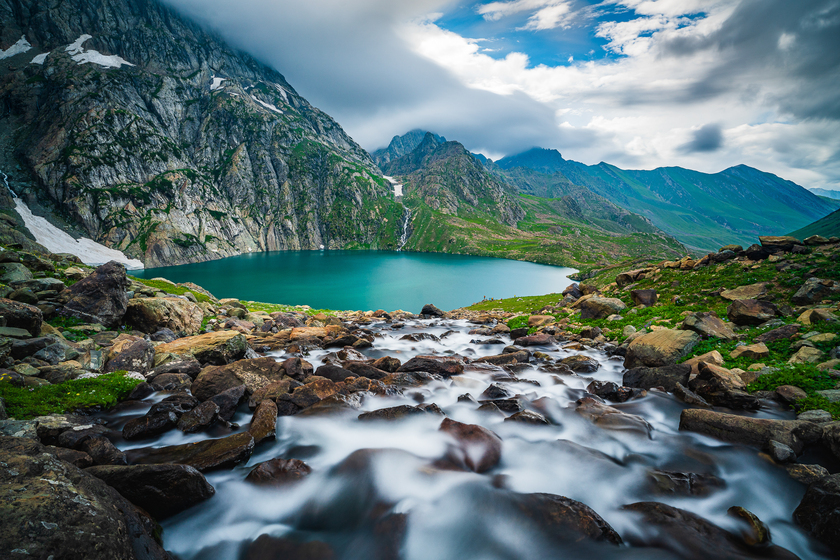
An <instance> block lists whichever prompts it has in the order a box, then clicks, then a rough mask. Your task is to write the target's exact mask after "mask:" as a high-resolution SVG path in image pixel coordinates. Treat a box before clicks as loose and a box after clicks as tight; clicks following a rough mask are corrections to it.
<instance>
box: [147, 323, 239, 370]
mask: <svg viewBox="0 0 840 560" xmlns="http://www.w3.org/2000/svg"><path fill="white" fill-rule="evenodd" d="M247 348H248V342H247V340H245V337H244V336H242V334H241V333H238V332H236V331H216V332H211V333H206V334H201V335H197V336H188V337H184V338H179V339H178V340H175V341H174V342H170V343H167V344H161V345H160V346H158V347H156V348H155V351H156V352H157V353H158V354H162V353H165V352H167V353H170V354H175V355H178V356H182V357H193V358H195V359H196V360H198V361H199V362H201V363H203V364H214V365H222V364H229V363H231V362H234V361H236V360H239V359H241V358H242V357H244V356H245V351H246V350H247Z"/></svg>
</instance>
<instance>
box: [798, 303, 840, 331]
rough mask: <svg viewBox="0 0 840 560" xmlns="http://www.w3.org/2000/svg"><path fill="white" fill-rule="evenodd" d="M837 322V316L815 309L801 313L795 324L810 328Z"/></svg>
mask: <svg viewBox="0 0 840 560" xmlns="http://www.w3.org/2000/svg"><path fill="white" fill-rule="evenodd" d="M837 320H838V317H837V315H835V314H834V313H832V312H831V311H829V310H828V309H823V308H816V309H809V310H807V311H805V312H804V313H802V315H800V316H799V317H798V318H797V319H796V322H797V323H802V324H803V325H805V326H809V327H810V326H812V325H816V324H818V323H836V322H837Z"/></svg>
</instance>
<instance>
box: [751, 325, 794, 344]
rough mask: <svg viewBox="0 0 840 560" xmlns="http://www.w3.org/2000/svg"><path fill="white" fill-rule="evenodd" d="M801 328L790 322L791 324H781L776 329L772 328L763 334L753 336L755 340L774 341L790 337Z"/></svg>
mask: <svg viewBox="0 0 840 560" xmlns="http://www.w3.org/2000/svg"><path fill="white" fill-rule="evenodd" d="M800 328H802V327H800V326H799V325H795V324H791V325H783V326H781V327H779V328H778V329H773V330H772V331H767V332H766V333H764V334H760V335H758V336H757V337H755V342H762V343H767V342H775V341H777V340H782V339H786V338H791V337H792V336H793V335H795V334H796V333H797V332H799V329H800Z"/></svg>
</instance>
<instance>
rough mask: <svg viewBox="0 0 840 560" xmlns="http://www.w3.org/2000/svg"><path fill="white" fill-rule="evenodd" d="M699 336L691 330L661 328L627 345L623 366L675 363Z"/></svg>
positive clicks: (686, 352) (652, 365)
mask: <svg viewBox="0 0 840 560" xmlns="http://www.w3.org/2000/svg"><path fill="white" fill-rule="evenodd" d="M698 342H700V337H699V336H698V335H697V334H696V333H694V332H691V331H679V330H670V329H662V330H658V331H654V332H651V333H648V334H645V335H643V336H640V337H639V338H637V339H635V340H634V341H633V342H631V343H630V345H629V346H628V347H627V354H626V356H625V358H624V367H626V368H627V369H632V368H635V367H640V366H648V367H659V366H665V365H671V364H675V363H676V362H677V360H679V359H680V358H682V357H683V356H685V355H686V354H688V353H689V352H691V350H692V348H694V346H695V345H697V343H698Z"/></svg>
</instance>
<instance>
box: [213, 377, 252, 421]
mask: <svg viewBox="0 0 840 560" xmlns="http://www.w3.org/2000/svg"><path fill="white" fill-rule="evenodd" d="M244 397H245V385H239V386H237V387H231V388H230V389H227V390H226V391H222V392H221V393H219V394H218V395H215V396H213V397H211V398H210V399H209V400H210V401H211V402H213V403H215V404H217V405H218V406H219V418H221V419H222V420H226V421H228V420H230V419H231V418H233V415H234V414H236V408H237V407H238V406H239V403H240V402H242V399H243V398H244Z"/></svg>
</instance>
